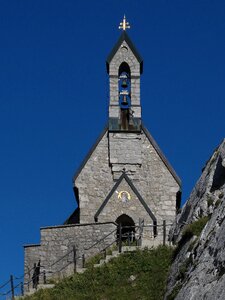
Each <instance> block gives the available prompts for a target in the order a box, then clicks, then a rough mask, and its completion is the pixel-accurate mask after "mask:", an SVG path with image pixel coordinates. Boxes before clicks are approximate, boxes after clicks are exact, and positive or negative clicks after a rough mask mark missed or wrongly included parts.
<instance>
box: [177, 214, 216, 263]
mask: <svg viewBox="0 0 225 300" xmlns="http://www.w3.org/2000/svg"><path fill="white" fill-rule="evenodd" d="M209 218H210V216H205V217H202V218H200V219H198V220H197V221H195V222H193V223H191V224H189V225H186V227H185V228H184V230H183V233H182V237H181V239H180V241H179V243H178V245H177V247H176V248H175V250H174V253H173V260H174V259H175V258H176V256H177V255H178V253H179V252H180V250H181V249H182V248H183V246H184V245H185V244H186V243H187V242H188V241H189V240H190V239H191V238H192V237H193V236H197V237H199V236H200V234H201V232H202V230H203V228H204V227H205V225H206V223H207V222H208V220H209Z"/></svg>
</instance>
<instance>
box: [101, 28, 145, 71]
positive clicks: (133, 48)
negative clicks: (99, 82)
mask: <svg viewBox="0 0 225 300" xmlns="http://www.w3.org/2000/svg"><path fill="white" fill-rule="evenodd" d="M123 41H126V43H127V44H128V46H129V47H130V49H131V51H132V52H133V53H134V55H135V57H136V58H137V60H138V62H139V63H140V72H141V74H142V72H143V59H142V58H141V56H140V54H139V53H138V51H137V49H136V47H135V46H134V44H133V43H132V41H131V39H130V38H129V36H128V34H127V33H126V31H123V32H122V34H121V36H120V37H119V39H118V41H117V43H116V44H115V46H114V47H113V49H112V51H111V52H110V54H109V55H108V57H107V59H106V67H107V72H108V73H109V64H110V62H111V60H112V58H113V56H114V55H115V54H116V52H117V50H118V49H119V47H120V45H121V44H122V42H123Z"/></svg>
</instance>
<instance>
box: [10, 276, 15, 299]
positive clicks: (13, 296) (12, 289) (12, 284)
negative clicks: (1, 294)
mask: <svg viewBox="0 0 225 300" xmlns="http://www.w3.org/2000/svg"><path fill="white" fill-rule="evenodd" d="M10 284H11V292H12V300H15V293H14V283H13V275H10Z"/></svg>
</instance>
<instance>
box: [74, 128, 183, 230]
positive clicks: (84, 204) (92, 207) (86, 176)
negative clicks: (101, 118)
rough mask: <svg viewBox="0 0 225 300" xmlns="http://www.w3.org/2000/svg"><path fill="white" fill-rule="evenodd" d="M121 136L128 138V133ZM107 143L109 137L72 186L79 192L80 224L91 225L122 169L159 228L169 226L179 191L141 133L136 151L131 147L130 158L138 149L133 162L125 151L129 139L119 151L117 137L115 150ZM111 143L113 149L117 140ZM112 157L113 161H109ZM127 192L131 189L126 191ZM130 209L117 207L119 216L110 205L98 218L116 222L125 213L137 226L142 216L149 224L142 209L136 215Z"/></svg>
mask: <svg viewBox="0 0 225 300" xmlns="http://www.w3.org/2000/svg"><path fill="white" fill-rule="evenodd" d="M120 135H121V133H120ZM124 135H129V133H125V134H124ZM133 135H134V134H132V136H133ZM109 139H110V134H109V136H108V134H107V133H106V134H105V135H104V136H103V138H102V140H101V141H100V143H99V144H98V145H97V147H96V149H95V150H94V152H93V153H92V155H91V156H90V158H89V160H88V161H87V163H86V165H85V166H84V168H83V169H82V171H81V173H80V174H79V176H78V178H77V179H76V181H75V185H76V187H77V188H78V189H79V199H80V222H81V223H86V222H93V221H94V215H95V213H96V212H97V210H98V209H99V207H100V206H101V204H102V202H103V201H104V200H105V198H106V197H107V195H108V194H109V192H110V191H111V189H112V188H113V186H114V185H115V183H116V180H114V179H118V178H119V176H120V175H121V174H122V170H123V168H124V167H125V168H126V171H127V175H128V177H129V178H130V179H131V180H132V182H133V184H134V186H135V187H136V189H137V190H138V192H139V193H140V194H141V196H142V198H143V199H144V201H145V202H146V203H147V205H148V206H149V208H150V209H151V211H152V212H153V214H154V215H155V216H156V218H157V220H158V224H159V223H162V221H163V220H166V221H167V222H168V223H171V222H172V221H173V220H174V218H175V215H176V193H177V192H178V191H179V189H180V187H179V185H178V183H177V182H176V181H175V179H174V177H173V176H172V174H171V173H170V171H169V170H168V168H167V167H166V166H165V164H164V162H163V161H162V159H161V158H160V157H159V155H158V153H157V152H156V150H155V149H154V147H153V146H152V145H151V143H150V142H149V140H148V138H147V136H146V135H145V133H144V132H142V133H141V134H139V135H138V138H137V139H134V141H135V143H134V146H135V147H133V148H134V149H133V152H131V156H134V158H135V149H136V148H137V149H138V151H137V153H140V156H141V157H140V156H139V158H138V161H135V160H132V157H129V153H127V152H126V151H125V149H126V147H127V148H130V149H131V146H132V145H130V143H131V142H132V138H131V139H124V140H123V141H122V143H123V146H121V150H122V151H120V149H119V148H120V147H119V141H121V137H120V136H119V140H118V144H117V147H116V148H115V147H114V148H113V147H111V144H110V140H109ZM137 141H138V145H137ZM114 142H115V145H116V140H114ZM126 143H127V145H126ZM128 152H129V151H128ZM116 156H118V160H116ZM123 156H124V158H123ZM112 157H113V159H114V161H111V159H112ZM129 160H130V161H129ZM123 161H124V162H125V163H124V164H123V163H122V162H123ZM129 162H130V164H129ZM121 188H125V186H121ZM126 189H130V187H126ZM131 207H132V206H131ZM131 207H130V208H124V207H117V208H118V212H117V213H115V204H114V202H113V201H109V202H108V204H107V207H106V208H104V212H102V214H100V216H99V221H104V222H105V221H115V219H116V218H117V217H118V214H119V212H120V211H123V212H124V213H125V210H126V211H127V214H128V212H129V211H130V216H133V218H134V219H135V222H138V219H139V217H142V214H143V217H144V218H147V219H148V221H146V222H148V223H151V220H150V219H149V218H148V216H147V215H146V211H145V210H144V208H143V209H142V207H141V206H137V207H138V208H136V209H135V210H136V212H135V210H134V209H133V208H131ZM132 209H133V210H132ZM140 210H141V212H142V213H141V212H140ZM112 212H113V213H112Z"/></svg>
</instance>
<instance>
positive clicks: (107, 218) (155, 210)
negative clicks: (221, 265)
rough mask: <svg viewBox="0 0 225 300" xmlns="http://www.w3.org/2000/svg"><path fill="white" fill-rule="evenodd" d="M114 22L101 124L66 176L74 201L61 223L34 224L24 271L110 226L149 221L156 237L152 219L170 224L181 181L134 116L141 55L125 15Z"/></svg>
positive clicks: (139, 118)
mask: <svg viewBox="0 0 225 300" xmlns="http://www.w3.org/2000/svg"><path fill="white" fill-rule="evenodd" d="M121 27H122V29H123V30H122V33H121V35H120V37H119V39H118V41H117V43H116V44H115V45H114V47H113V49H112V50H111V52H110V54H109V55H108V57H107V60H106V69H107V73H108V77H109V91H110V101H109V110H108V111H109V117H108V126H107V127H106V128H105V129H104V130H103V132H102V134H101V135H100V136H99V137H98V139H97V141H96V143H95V145H94V146H93V147H92V149H91V150H90V151H89V153H88V155H87V156H86V158H85V159H84V161H83V163H82V164H81V166H80V168H79V169H78V170H77V172H76V174H75V176H74V178H73V188H74V193H75V197H76V200H77V205H78V207H77V208H76V210H75V211H74V212H73V213H72V215H71V216H70V217H69V218H68V219H67V220H66V221H65V223H64V224H63V225H59V226H52V227H45V228H41V243H40V244H37V245H26V246H25V273H26V271H27V270H28V269H29V268H31V267H32V266H33V264H34V263H37V262H38V261H39V260H41V262H42V264H43V265H44V266H45V268H46V266H48V268H50V265H51V264H54V260H57V258H59V257H61V256H62V255H64V254H65V253H66V251H68V250H69V249H70V248H71V245H73V244H76V247H77V248H78V250H79V251H82V249H84V248H85V247H86V248H87V246H88V245H91V243H93V241H94V240H95V238H96V239H97V238H99V237H101V236H102V235H104V234H107V232H110V230H111V229H112V228H114V227H115V226H116V225H115V224H119V223H121V224H122V226H135V225H138V224H139V222H140V220H143V221H144V224H152V225H154V227H153V229H154V230H153V234H152V232H150V231H151V230H150V231H149V234H150V235H151V238H152V236H153V238H157V235H158V234H159V232H160V230H161V229H160V226H158V225H160V224H162V222H163V220H165V221H166V222H167V224H170V223H172V222H173V221H174V219H175V216H176V213H177V210H178V209H179V208H180V201H181V180H180V179H179V177H178V176H177V174H176V172H175V171H174V169H173V168H172V166H171V165H170V163H169V162H168V160H167V159H166V158H165V156H164V155H163V153H162V151H161V150H160V148H159V146H158V145H157V143H156V141H155V140H154V139H153V137H152V136H151V134H150V133H149V131H148V130H147V129H146V127H145V126H144V124H143V121H142V107H141V96H140V79H141V75H142V72H143V60H142V58H141V56H140V54H139V52H138V51H137V49H136V47H135V46H134V44H133V42H132V41H131V39H130V38H129V36H128V34H127V32H126V29H127V28H128V22H126V20H125V19H124V20H123V23H121ZM147 235H148V231H146V235H145V237H146V240H147V239H148V236H147ZM149 238H150V237H149ZM146 244H147V243H146ZM51 270H52V268H51ZM27 279H29V278H28V277H27Z"/></svg>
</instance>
